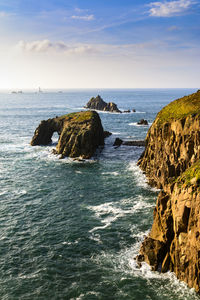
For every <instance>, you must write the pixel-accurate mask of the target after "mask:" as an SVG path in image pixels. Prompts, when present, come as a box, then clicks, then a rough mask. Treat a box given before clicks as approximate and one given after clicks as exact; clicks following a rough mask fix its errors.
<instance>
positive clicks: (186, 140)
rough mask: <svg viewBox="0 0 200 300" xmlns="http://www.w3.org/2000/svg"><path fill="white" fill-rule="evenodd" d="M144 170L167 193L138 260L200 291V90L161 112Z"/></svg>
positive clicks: (151, 131) (141, 162)
mask: <svg viewBox="0 0 200 300" xmlns="http://www.w3.org/2000/svg"><path fill="white" fill-rule="evenodd" d="M139 165H140V167H141V169H142V170H143V171H144V172H145V173H146V176H147V178H148V179H149V182H150V184H151V185H153V186H156V187H158V188H159V189H161V191H160V193H159V196H158V199H157V203H156V207H155V210H154V221H153V226H152V229H151V231H150V234H149V235H148V236H147V237H146V238H145V240H144V242H143V244H142V246H141V249H140V254H139V255H138V260H139V261H140V262H141V261H145V262H147V263H148V264H150V265H151V267H152V269H153V270H158V271H161V272H166V271H168V270H170V271H172V272H174V273H175V274H176V276H177V277H178V279H180V280H183V281H185V282H186V283H187V284H188V286H189V287H191V288H195V290H196V291H197V292H200V91H198V92H196V93H194V94H191V95H189V96H185V97H183V98H181V99H178V100H176V101H173V102H172V103H170V104H169V105H167V106H166V107H164V108H163V109H162V110H161V111H160V112H159V113H158V115H157V117H156V119H155V121H154V123H153V125H152V126H151V128H150V129H149V131H148V134H147V137H146V148H145V152H144V154H143V156H142V157H141V159H140V160H139Z"/></svg>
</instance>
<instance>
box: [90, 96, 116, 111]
mask: <svg viewBox="0 0 200 300" xmlns="http://www.w3.org/2000/svg"><path fill="white" fill-rule="evenodd" d="M85 108H89V109H95V110H102V111H109V112H117V113H121V110H119V109H118V107H117V105H116V104H115V103H114V102H109V103H106V102H105V101H104V100H103V99H102V98H101V96H99V95H98V96H97V97H96V98H94V97H92V98H91V99H90V101H89V102H88V103H87V104H86V106H85Z"/></svg>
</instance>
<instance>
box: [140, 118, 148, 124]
mask: <svg viewBox="0 0 200 300" xmlns="http://www.w3.org/2000/svg"><path fill="white" fill-rule="evenodd" d="M137 124H138V125H148V121H147V120H144V119H141V120H140V121H139V122H137Z"/></svg>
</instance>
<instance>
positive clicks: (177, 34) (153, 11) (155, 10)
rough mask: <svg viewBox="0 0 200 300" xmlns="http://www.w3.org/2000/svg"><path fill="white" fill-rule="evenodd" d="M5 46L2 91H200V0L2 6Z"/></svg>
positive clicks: (12, 1) (26, 1)
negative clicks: (149, 88)
mask: <svg viewBox="0 0 200 300" xmlns="http://www.w3.org/2000/svg"><path fill="white" fill-rule="evenodd" d="M0 41H1V43H0V63H1V65H2V68H1V71H0V72H1V78H3V80H2V82H1V83H0V88H9V87H10V88H11V87H16V88H17V87H19V88H20V87H22V88H23V87H24V88H33V87H34V86H37V85H42V86H44V87H46V88H50V87H52V88H59V87H63V88H64V87H66V88H67V87H73V88H74V87H77V88H79V87H86V88H88V87H91V88H94V87H106V88H108V87H111V88H113V87H120V88H123V87H124V88H127V87H130V88H134V87H136V88H137V87H144V88H145V87H198V85H199V79H200V0H168V1H149V0H140V1H139V0H132V1H130V0H115V1H114V0H106V1H103V0H74V1H72V0H67V1H64V0H49V1H46V0H40V1H39V0H35V1H33V0H0ZM5 75H6V76H5ZM94 75H95V76H94Z"/></svg>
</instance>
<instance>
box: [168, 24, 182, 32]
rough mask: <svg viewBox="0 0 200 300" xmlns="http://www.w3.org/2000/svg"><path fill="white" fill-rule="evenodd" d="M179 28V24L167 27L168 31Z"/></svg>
mask: <svg viewBox="0 0 200 300" xmlns="http://www.w3.org/2000/svg"><path fill="white" fill-rule="evenodd" d="M179 29H180V28H179V27H178V26H175V25H174V26H170V27H168V28H167V30H168V31H177V30H179Z"/></svg>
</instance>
